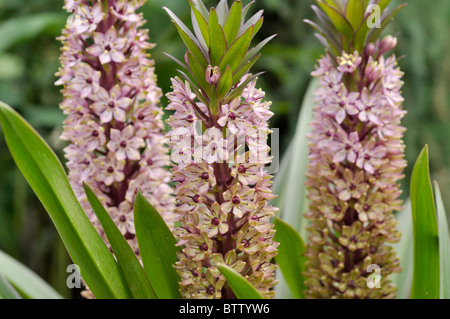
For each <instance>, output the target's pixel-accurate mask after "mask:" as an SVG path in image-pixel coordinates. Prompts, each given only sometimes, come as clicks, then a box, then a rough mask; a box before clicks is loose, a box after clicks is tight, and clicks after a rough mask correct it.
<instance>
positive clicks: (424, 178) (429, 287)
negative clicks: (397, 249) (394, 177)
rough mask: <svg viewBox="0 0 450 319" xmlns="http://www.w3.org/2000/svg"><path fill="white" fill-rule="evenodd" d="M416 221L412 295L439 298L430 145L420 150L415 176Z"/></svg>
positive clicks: (413, 211) (412, 189)
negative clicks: (429, 159)
mask: <svg viewBox="0 0 450 319" xmlns="http://www.w3.org/2000/svg"><path fill="white" fill-rule="evenodd" d="M411 205H412V215H413V223H414V273H413V283H412V289H411V298H412V299H438V298H439V281H440V279H439V277H440V276H439V235H438V225H437V218H436V209H435V204H434V198H433V190H432V188H431V181H430V175H429V168H428V146H425V148H424V149H423V150H422V152H421V153H420V155H419V157H418V158H417V162H416V164H415V165H414V170H413V173H412V177H411Z"/></svg>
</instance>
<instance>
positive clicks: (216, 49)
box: [208, 8, 227, 66]
mask: <svg viewBox="0 0 450 319" xmlns="http://www.w3.org/2000/svg"><path fill="white" fill-rule="evenodd" d="M208 26H209V42H210V52H209V55H210V58H211V65H212V66H218V65H219V63H220V60H221V59H222V56H223V54H224V53H225V50H226V49H227V40H226V39H225V34H224V32H223V29H222V27H221V26H220V24H219V20H218V18H217V12H216V10H215V9H214V8H212V9H211V12H210V13H209V23H208Z"/></svg>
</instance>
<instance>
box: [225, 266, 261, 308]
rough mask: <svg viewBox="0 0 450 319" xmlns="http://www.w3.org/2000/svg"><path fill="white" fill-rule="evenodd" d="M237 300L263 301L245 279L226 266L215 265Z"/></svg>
mask: <svg viewBox="0 0 450 319" xmlns="http://www.w3.org/2000/svg"><path fill="white" fill-rule="evenodd" d="M217 267H218V268H219V270H220V272H221V273H222V275H224V276H225V279H226V280H227V283H228V285H229V286H230V288H231V290H233V293H234V295H235V296H236V298H237V299H263V297H262V296H261V294H260V293H259V292H258V290H256V288H255V287H253V286H252V284H251V283H250V282H248V280H247V279H245V278H244V277H242V275H241V274H240V273H238V272H237V271H236V270H234V269H233V268H231V267H230V266H228V265H225V264H221V265H217Z"/></svg>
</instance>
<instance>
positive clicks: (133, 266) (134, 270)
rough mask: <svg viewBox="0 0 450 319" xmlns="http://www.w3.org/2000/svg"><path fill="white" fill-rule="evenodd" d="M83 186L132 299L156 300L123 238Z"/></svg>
mask: <svg viewBox="0 0 450 319" xmlns="http://www.w3.org/2000/svg"><path fill="white" fill-rule="evenodd" d="M83 186H84V191H85V193H86V196H87V198H88V201H89V203H90V204H91V207H92V210H93V211H94V213H95V215H96V216H97V218H98V220H99V222H100V224H101V225H102V229H103V230H104V232H105V234H106V237H107V238H108V242H109V243H110V244H111V248H112V250H113V252H114V255H115V256H116V258H117V262H118V264H119V266H120V269H121V270H122V272H123V275H124V277H125V280H126V281H127V284H128V288H129V291H130V294H131V296H132V297H133V298H134V299H156V298H157V296H156V294H155V292H154V290H153V288H152V286H151V285H150V283H149V281H148V278H147V276H146V274H145V272H144V270H143V269H142V266H141V264H140V263H139V260H138V259H137V258H136V255H135V254H134V252H133V250H132V249H131V247H130V245H128V243H127V241H126V239H125V237H123V235H122V233H121V232H120V230H119V229H118V228H117V226H116V224H115V223H114V221H113V220H112V219H111V217H110V216H109V215H108V212H107V211H106V209H105V208H104V207H103V205H102V204H101V203H100V201H99V200H98V198H97V196H96V195H95V193H94V192H93V191H92V189H91V188H90V187H89V186H88V185H87V184H84V185H83Z"/></svg>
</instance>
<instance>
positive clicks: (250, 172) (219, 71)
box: [166, 0, 278, 299]
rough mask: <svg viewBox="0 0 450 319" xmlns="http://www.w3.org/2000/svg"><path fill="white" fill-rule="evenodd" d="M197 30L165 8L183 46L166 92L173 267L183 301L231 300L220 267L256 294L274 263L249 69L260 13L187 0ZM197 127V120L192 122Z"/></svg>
mask: <svg viewBox="0 0 450 319" xmlns="http://www.w3.org/2000/svg"><path fill="white" fill-rule="evenodd" d="M189 3H190V5H191V8H192V25H193V27H194V33H195V35H194V34H193V33H192V32H191V31H190V30H189V29H188V28H187V27H186V26H185V25H184V24H183V23H182V22H181V21H180V20H179V19H178V18H177V17H176V16H175V15H174V14H173V13H172V12H171V11H170V10H169V9H166V10H167V12H168V13H169V15H170V16H171V18H172V20H173V22H174V23H175V25H176V27H177V29H178V31H179V33H180V35H181V37H182V39H183V41H184V43H185V44H186V46H187V48H188V51H187V53H186V55H185V63H183V62H180V61H178V60H176V59H175V60H176V61H177V63H178V64H180V65H181V66H182V68H183V69H184V71H180V73H181V74H182V77H183V79H180V78H174V79H172V83H173V91H172V92H171V93H169V94H168V95H167V97H168V98H169V100H170V105H169V107H168V109H169V110H174V111H175V113H174V114H173V115H172V116H171V117H170V119H169V120H168V124H169V125H170V126H171V127H172V130H171V132H170V133H169V138H170V142H169V145H170V146H171V150H172V161H173V162H174V165H173V168H172V171H173V176H174V180H175V182H176V183H177V186H176V190H175V194H176V197H177V208H176V209H175V212H176V213H177V214H178V216H179V221H180V223H179V224H180V225H179V226H178V227H177V228H176V229H175V231H174V233H175V236H176V238H177V240H178V245H179V246H181V247H182V249H181V251H180V252H179V253H178V262H177V263H176V265H175V268H176V269H177V271H178V274H179V275H180V278H181V281H180V292H181V294H182V296H183V297H184V298H216V299H220V298H222V299H234V298H235V296H234V294H233V292H232V290H231V288H230V286H229V285H228V284H227V283H226V280H225V277H224V276H223V275H222V274H221V273H220V271H219V269H218V267H217V266H218V265H219V264H226V265H229V266H230V267H232V268H233V269H234V270H236V271H237V272H239V273H240V274H241V275H243V276H244V277H245V278H246V279H247V280H248V281H249V282H250V283H251V284H252V285H254V287H255V288H256V289H257V290H258V291H259V292H260V293H261V294H262V296H263V297H264V298H271V297H273V295H274V291H273V289H272V288H273V286H274V285H275V284H276V280H275V279H274V271H275V269H276V266H275V265H274V264H273V263H272V260H273V258H274V257H275V255H276V254H277V246H278V244H277V243H275V242H274V241H273V235H274V232H275V231H274V230H273V224H272V223H271V218H272V217H273V216H274V213H275V212H276V209H275V208H274V207H272V206H270V205H268V200H270V199H271V198H273V197H274V195H273V193H272V191H271V189H270V187H271V184H272V181H271V178H272V177H271V176H270V175H268V174H267V173H266V172H265V170H264V167H265V165H266V164H268V163H270V162H271V158H270V157H269V147H268V145H267V135H268V133H269V132H270V130H269V126H268V120H269V119H270V118H271V117H272V115H273V113H272V112H270V110H269V106H270V103H269V102H264V92H262V91H261V90H258V89H256V88H255V85H256V80H257V75H251V74H249V70H250V68H251V66H252V65H253V64H254V63H255V62H256V60H257V59H258V58H259V54H258V51H259V50H260V49H261V48H262V46H263V45H264V44H265V43H267V42H268V41H269V40H270V38H269V39H267V40H265V41H263V42H262V43H261V44H259V45H257V46H256V47H254V48H251V49H250V43H251V41H252V39H253V37H254V36H255V34H256V33H257V32H258V30H259V29H260V27H261V25H262V21H263V19H262V17H261V16H262V12H258V13H257V14H256V15H255V16H253V17H252V18H250V19H249V20H248V21H245V16H246V13H247V11H248V9H249V8H250V5H251V4H250V5H248V6H246V7H243V6H242V2H241V1H235V2H234V3H233V5H232V7H231V8H228V4H227V1H226V0H222V1H220V2H219V4H218V6H217V8H212V9H211V10H210V11H208V10H207V9H206V7H205V6H204V4H203V3H202V2H201V1H189ZM196 124H198V125H196Z"/></svg>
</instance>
